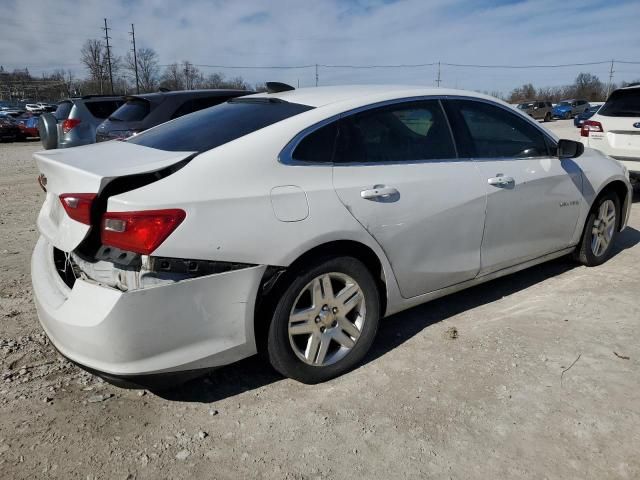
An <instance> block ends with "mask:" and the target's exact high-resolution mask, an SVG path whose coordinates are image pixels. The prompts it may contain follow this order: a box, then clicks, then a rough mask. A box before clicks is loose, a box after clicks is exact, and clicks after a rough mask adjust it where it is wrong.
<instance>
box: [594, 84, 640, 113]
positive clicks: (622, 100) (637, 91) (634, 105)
mask: <svg viewBox="0 0 640 480" xmlns="http://www.w3.org/2000/svg"><path fill="white" fill-rule="evenodd" d="M598 115H604V116H606V117H640V88H634V89H629V90H616V91H615V92H613V93H612V94H611V96H610V97H609V99H608V100H607V102H606V103H605V104H604V105H603V106H602V107H601V108H600V110H598Z"/></svg>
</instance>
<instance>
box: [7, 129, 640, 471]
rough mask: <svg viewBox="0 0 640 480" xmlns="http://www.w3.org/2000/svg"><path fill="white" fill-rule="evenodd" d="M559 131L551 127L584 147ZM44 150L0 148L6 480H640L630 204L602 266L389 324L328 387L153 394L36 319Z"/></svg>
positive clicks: (228, 384)
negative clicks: (53, 338)
mask: <svg viewBox="0 0 640 480" xmlns="http://www.w3.org/2000/svg"><path fill="white" fill-rule="evenodd" d="M566 124H567V122H561V121H558V122H553V123H551V124H549V127H550V128H552V129H554V130H557V131H559V132H561V135H563V136H566V137H571V136H572V135H573V137H571V138H576V137H577V129H574V128H573V127H572V126H567V125H566ZM38 148H39V144H38V143H15V144H2V145H0V322H1V324H0V372H2V380H1V381H2V384H1V385H0V412H1V413H0V478H5V479H10V478H11V479H21V478H24V479H27V478H28V479H33V478H62V479H73V478H82V479H94V478H100V479H102V478H104V479H114V478H121V479H132V478H149V479H157V478H185V477H187V476H191V477H193V478H289V479H306V478H340V479H341V478H353V477H360V478H425V477H429V478H447V479H449V478H453V479H466V478H483V479H485V478H532V479H533V478H535V479H540V478H549V479H573V478H575V479H587V478H592V479H604V478H608V479H610V478H621V479H634V478H640V457H639V456H638V452H639V451H640V369H639V367H640V344H639V343H638V341H637V339H638V338H640V305H639V304H638V297H637V296H636V295H638V287H639V286H640V272H639V271H638V268H637V266H638V264H640V246H638V245H637V244H638V243H639V242H640V232H639V230H640V209H639V208H638V203H636V204H635V205H634V208H633V211H632V215H631V222H630V227H629V228H628V229H627V230H626V231H625V232H624V233H623V234H622V235H621V236H620V237H619V239H618V241H617V244H616V254H615V256H614V258H612V259H611V260H610V261H609V262H608V263H606V264H605V265H603V266H601V267H598V268H592V269H587V268H585V267H578V266H576V265H575V264H573V263H572V262H571V261H570V260H567V259H561V260H558V261H554V262H551V263H548V264H545V265H541V266H538V267H534V268H531V269H529V270H526V271H524V272H521V273H518V274H515V275H512V276H509V277H507V278H504V279H500V280H497V281H494V282H490V283H488V284H485V285H482V286H479V287H476V288H473V289H470V290H467V291H465V292H461V293H458V294H455V295H452V296H450V297H448V298H444V299H440V300H438V301H435V302H432V303H430V304H426V305H423V306H420V307H417V308H414V309H412V310H409V311H406V312H404V313H402V314H399V315H395V316H393V317H391V318H389V319H387V320H385V321H384V322H383V325H382V327H381V329H380V332H379V337H378V339H377V341H376V343H375V345H374V349H373V351H372V353H371V354H370V355H369V356H368V358H367V359H366V362H365V364H364V365H363V366H362V367H360V368H358V369H357V370H355V371H353V372H351V373H349V374H348V375H345V376H343V377H341V378H338V379H336V380H333V381H331V382H328V383H325V384H322V385H316V386H305V385H301V384H299V383H296V382H293V381H290V380H286V379H282V378H280V377H279V376H277V375H276V374H274V372H273V371H272V370H271V369H270V368H269V367H268V366H267V365H266V364H265V362H264V361H261V360H260V359H258V358H252V359H248V360H245V361H243V362H240V363H238V364H236V365H232V366H230V367H227V368H224V369H220V370H218V371H215V372H213V373H211V374H210V375H209V376H207V377H205V378H202V379H198V380H195V381H192V382H190V383H188V384H186V385H185V386H183V387H181V388H179V389H176V390H173V391H169V392H160V393H153V392H149V391H144V390H122V389H119V388H116V387H114V386H111V385H109V384H106V383H104V382H102V381H101V380H99V379H98V378H96V377H94V376H92V375H89V374H88V373H84V372H83V371H81V370H79V369H78V368H76V367H75V366H73V365H71V364H70V363H68V362H67V361H65V360H63V359H61V358H60V357H59V356H58V355H57V354H56V352H55V351H54V350H53V348H52V347H51V345H50V344H49V343H48V342H47V339H46V338H45V336H44V335H43V334H42V333H41V330H40V328H39V327H38V322H37V319H36V314H35V309H34V306H33V300H32V294H31V287H30V280H29V255H30V251H31V249H32V248H33V245H34V244H35V241H36V236H37V233H36V230H35V227H34V222H35V218H36V214H37V211H38V208H39V206H40V203H41V202H42V199H43V195H42V193H41V192H40V190H39V187H38V186H37V184H36V175H37V172H36V169H35V167H34V163H33V160H32V159H31V154H32V153H33V152H34V151H36V150H38ZM638 200H639V198H638V195H636V202H638Z"/></svg>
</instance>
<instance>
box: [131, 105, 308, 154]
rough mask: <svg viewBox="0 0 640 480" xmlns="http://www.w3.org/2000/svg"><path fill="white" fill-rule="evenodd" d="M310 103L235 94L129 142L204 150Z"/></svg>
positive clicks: (271, 122) (245, 133)
mask: <svg viewBox="0 0 640 480" xmlns="http://www.w3.org/2000/svg"><path fill="white" fill-rule="evenodd" d="M312 108H313V107H310V106H308V105H300V104H297V103H289V102H284V101H282V100H278V99H274V98H272V99H270V98H264V97H263V98H250V97H249V98H236V99H233V100H230V101H228V102H226V103H222V104H220V105H217V106H215V107H211V108H207V109H204V110H200V111H198V112H195V113H191V114H189V115H185V116H184V117H180V118H177V119H176V120H172V121H170V122H167V123H165V124H162V125H160V126H158V127H155V128H153V129H151V130H149V131H147V132H143V133H141V134H140V135H137V136H135V137H132V138H130V139H129V140H127V141H128V142H131V143H135V144H136V145H143V146H145V147H151V148H157V149H159V150H169V151H174V152H193V151H195V152H198V153H201V152H205V151H207V150H211V149H212V148H216V147H218V146H220V145H223V144H225V143H228V142H230V141H232V140H235V139H237V138H240V137H243V136H244V135H248V134H249V133H252V132H255V131H256V130H260V129H261V128H264V127H267V126H269V125H272V124H274V123H277V122H280V121H282V120H284V119H286V118H289V117H293V116H294V115H297V114H299V113H302V112H306V111H307V110H311V109H312Z"/></svg>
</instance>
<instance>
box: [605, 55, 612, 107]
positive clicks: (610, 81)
mask: <svg viewBox="0 0 640 480" xmlns="http://www.w3.org/2000/svg"><path fill="white" fill-rule="evenodd" d="M613 73H614V71H613V60H611V68H610V69H609V85H607V98H609V94H610V93H611V85H612V82H613ZM607 98H605V100H607Z"/></svg>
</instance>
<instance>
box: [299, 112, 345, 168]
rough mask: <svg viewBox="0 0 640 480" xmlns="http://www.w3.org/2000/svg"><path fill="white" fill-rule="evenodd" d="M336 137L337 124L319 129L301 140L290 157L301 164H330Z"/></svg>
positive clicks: (332, 123)
mask: <svg viewBox="0 0 640 480" xmlns="http://www.w3.org/2000/svg"><path fill="white" fill-rule="evenodd" d="M337 136H338V122H331V123H329V124H328V125H325V126H323V127H320V128H318V129H317V130H314V131H313V132H312V133H310V134H309V135H307V136H306V137H304V139H302V141H301V142H300V143H299V144H298V146H297V147H296V149H295V150H294V151H293V154H292V155H291V157H292V158H293V159H294V160H299V161H302V162H313V163H331V162H333V154H334V152H335V144H336V138H337Z"/></svg>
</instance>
